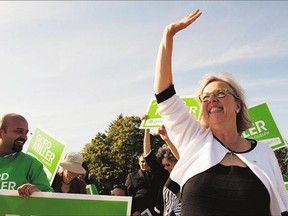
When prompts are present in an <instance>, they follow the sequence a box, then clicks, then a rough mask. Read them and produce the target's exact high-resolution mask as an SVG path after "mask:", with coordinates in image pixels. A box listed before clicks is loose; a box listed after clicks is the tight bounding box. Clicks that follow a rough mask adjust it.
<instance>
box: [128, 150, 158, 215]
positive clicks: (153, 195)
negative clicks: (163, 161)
mask: <svg viewBox="0 0 288 216" xmlns="http://www.w3.org/2000/svg"><path fill="white" fill-rule="evenodd" d="M154 157H155V156H154ZM155 160H156V157H155ZM138 163H139V166H140V169H139V170H136V171H134V172H131V173H129V174H128V176H127V179H126V181H125V186H126V187H127V195H128V196H132V209H131V215H132V216H140V215H141V213H142V212H143V211H145V210H146V209H148V210H149V211H150V213H151V214H152V215H158V214H157V213H156V212H155V211H154V206H155V203H156V199H157V194H158V190H159V187H160V185H161V175H160V173H159V172H158V170H154V169H151V168H150V166H149V165H148V164H147V162H146V159H145V157H144V155H143V153H142V154H140V155H139V156H138Z"/></svg>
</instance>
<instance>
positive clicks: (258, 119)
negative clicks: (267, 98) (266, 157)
mask: <svg viewBox="0 0 288 216" xmlns="http://www.w3.org/2000/svg"><path fill="white" fill-rule="evenodd" d="M248 113H249V117H250V119H251V121H252V124H253V127H251V128H249V129H248V130H246V131H244V132H243V133H242V137H243V138H249V139H255V140H257V141H261V142H264V143H266V144H268V145H269V146H270V147H271V148H272V149H273V150H276V149H279V148H282V147H284V146H285V145H286V144H285V141H284V139H283V137H282V136H281V133H280V131H279V129H278V127H277V125H276V123H275V121H274V118H273V116H272V114H271V112H270V110H269V108H268V105H267V103H262V104H259V105H257V106H254V107H251V108H249V110H248Z"/></svg>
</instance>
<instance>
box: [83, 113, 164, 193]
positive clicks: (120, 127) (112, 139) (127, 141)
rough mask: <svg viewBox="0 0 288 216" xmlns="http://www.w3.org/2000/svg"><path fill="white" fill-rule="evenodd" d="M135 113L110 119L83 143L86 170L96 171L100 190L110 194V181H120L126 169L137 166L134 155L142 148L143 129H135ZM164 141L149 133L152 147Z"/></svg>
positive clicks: (138, 122) (113, 182) (122, 180)
mask: <svg viewBox="0 0 288 216" xmlns="http://www.w3.org/2000/svg"><path fill="white" fill-rule="evenodd" d="M140 123H141V120H140V118H139V117H136V116H130V117H123V116H122V115H119V116H118V117H117V119H116V120H114V121H112V122H111V123H110V125H109V129H108V131H106V133H97V135H96V137H95V138H94V139H92V140H91V143H89V144H87V145H86V146H85V147H84V150H83V155H84V161H86V162H87V164H88V167H89V169H90V173H93V174H95V175H96V181H97V187H98V190H99V193H100V194H110V189H111V187H112V185H114V184H124V183H125V180H126V177H127V175H128V173H130V172H132V171H135V170H136V169H138V168H139V167H138V155H139V154H141V153H142V152H143V137H144V130H143V129H139V126H140ZM163 144H164V142H163V141H162V139H161V138H160V136H158V135H153V134H151V146H152V151H154V152H155V151H157V150H158V148H159V147H160V146H162V145H163Z"/></svg>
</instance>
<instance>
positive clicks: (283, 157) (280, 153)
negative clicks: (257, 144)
mask: <svg viewBox="0 0 288 216" xmlns="http://www.w3.org/2000/svg"><path fill="white" fill-rule="evenodd" d="M274 153H275V155H276V157H277V159H278V163H279V166H280V168H281V171H282V173H283V174H285V175H287V174H288V172H287V171H288V170H287V156H288V148H287V147H283V148H280V149H277V150H275V151H274Z"/></svg>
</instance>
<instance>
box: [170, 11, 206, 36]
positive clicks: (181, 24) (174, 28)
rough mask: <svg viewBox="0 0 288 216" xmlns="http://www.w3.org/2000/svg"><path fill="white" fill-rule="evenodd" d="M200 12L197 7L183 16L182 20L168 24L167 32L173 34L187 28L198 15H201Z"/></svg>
mask: <svg viewBox="0 0 288 216" xmlns="http://www.w3.org/2000/svg"><path fill="white" fill-rule="evenodd" d="M201 14H202V12H201V11H200V10H199V9H197V10H194V11H192V12H191V13H190V14H188V15H187V16H185V17H184V18H183V19H182V20H180V21H178V22H175V23H172V24H170V25H168V26H167V33H170V34H171V35H175V34H176V33H177V32H179V31H181V30H183V29H185V28H187V27H188V26H189V25H190V24H191V23H193V22H194V21H195V20H196V19H197V18H198V17H199V16H201Z"/></svg>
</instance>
